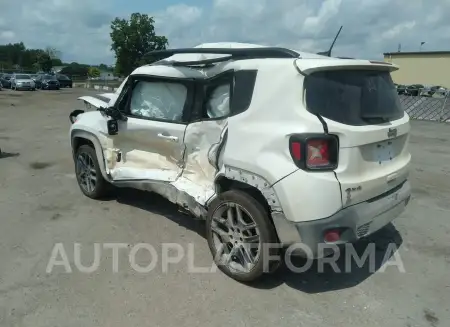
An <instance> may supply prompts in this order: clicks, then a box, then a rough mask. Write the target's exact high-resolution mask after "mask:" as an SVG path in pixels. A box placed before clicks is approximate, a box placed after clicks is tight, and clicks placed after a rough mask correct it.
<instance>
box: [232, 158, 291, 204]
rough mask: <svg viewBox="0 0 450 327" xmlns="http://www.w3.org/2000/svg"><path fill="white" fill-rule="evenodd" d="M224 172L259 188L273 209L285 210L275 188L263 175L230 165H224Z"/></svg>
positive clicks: (233, 178) (234, 178)
mask: <svg viewBox="0 0 450 327" xmlns="http://www.w3.org/2000/svg"><path fill="white" fill-rule="evenodd" d="M223 172H224V173H223V175H224V176H225V177H227V178H229V179H232V180H236V181H239V182H242V183H245V184H248V185H251V186H253V187H255V188H257V189H258V190H259V191H260V192H261V193H262V195H263V196H264V197H265V198H266V200H267V203H268V204H269V206H270V208H271V210H272V211H276V212H282V211H283V210H282V208H281V204H280V201H279V200H278V197H277V195H276V193H275V190H274V189H273V188H272V187H271V185H270V184H269V182H268V181H267V180H266V179H264V178H263V177H261V176H259V175H257V174H254V173H251V172H249V171H245V170H242V169H239V168H235V167H231V166H228V165H225V166H224V169H223Z"/></svg>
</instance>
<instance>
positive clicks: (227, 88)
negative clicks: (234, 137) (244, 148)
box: [173, 71, 235, 205]
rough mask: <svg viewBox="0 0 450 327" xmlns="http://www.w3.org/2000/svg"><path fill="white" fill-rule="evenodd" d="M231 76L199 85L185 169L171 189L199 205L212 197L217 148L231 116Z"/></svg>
mask: <svg viewBox="0 0 450 327" xmlns="http://www.w3.org/2000/svg"><path fill="white" fill-rule="evenodd" d="M234 74H235V73H234V72H233V71H228V72H224V73H221V74H219V75H216V76H214V77H211V78H209V79H206V80H204V81H198V84H197V92H196V94H197V95H199V97H198V98H197V101H196V103H197V105H196V106H195V108H194V110H193V113H192V117H191V118H192V122H191V123H190V124H189V125H188V126H187V129H186V133H185V137H184V142H185V145H186V152H185V156H184V161H185V166H184V170H183V173H182V175H181V177H180V178H179V179H178V180H177V181H176V182H175V183H174V184H173V185H174V186H175V187H176V188H177V189H178V190H179V191H183V192H185V193H187V194H189V195H190V196H192V197H193V198H194V199H195V200H196V201H197V202H198V203H200V204H202V205H204V204H205V203H206V202H207V201H208V200H209V199H210V198H211V197H212V196H213V195H214V193H215V187H214V179H215V174H216V172H217V170H218V166H219V165H220V163H218V162H217V161H218V156H219V152H220V144H221V143H222V141H223V139H224V137H225V134H226V129H227V121H228V117H229V116H230V115H231V106H230V102H231V98H232V94H233V88H234ZM198 100H200V101H198Z"/></svg>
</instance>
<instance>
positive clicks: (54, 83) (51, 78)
mask: <svg viewBox="0 0 450 327" xmlns="http://www.w3.org/2000/svg"><path fill="white" fill-rule="evenodd" d="M36 88H38V89H41V90H59V88H60V85H59V82H58V80H57V79H56V76H55V75H50V74H42V75H39V76H38V77H37V78H36Z"/></svg>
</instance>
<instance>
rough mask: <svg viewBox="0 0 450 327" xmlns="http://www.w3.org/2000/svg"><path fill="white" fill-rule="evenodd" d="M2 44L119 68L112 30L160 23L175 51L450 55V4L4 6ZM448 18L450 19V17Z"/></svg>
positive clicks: (334, 0)
mask: <svg viewBox="0 0 450 327" xmlns="http://www.w3.org/2000/svg"><path fill="white" fill-rule="evenodd" d="M0 8H1V9H0V44H6V43H10V42H11V43H13V42H20V41H22V42H24V43H25V45H26V46H27V47H30V48H35V47H36V48H45V47H47V46H50V47H53V48H56V49H57V50H58V51H60V53H61V56H62V60H63V61H66V62H72V61H77V62H82V63H87V64H99V63H106V64H113V63H114V54H113V53H112V52H111V50H110V46H111V40H110V36H109V32H110V23H111V21H112V20H113V19H114V18H115V17H121V18H128V17H129V16H130V14H131V13H133V12H140V13H146V14H149V15H150V16H152V17H154V19H155V21H156V24H155V28H156V33H157V34H158V35H164V36H166V37H167V38H168V40H169V47H170V48H175V47H186V46H188V47H190V46H196V45H198V44H201V43H206V42H246V43H256V44H262V45H270V46H283V47H288V48H291V49H295V50H300V51H306V52H318V51H324V50H327V49H328V48H329V46H330V44H331V42H332V40H333V38H334V36H335V34H336V33H337V31H338V29H339V27H340V26H341V25H343V26H344V27H343V29H342V32H341V35H340V37H339V39H338V40H337V42H336V45H335V47H334V50H333V55H334V56H349V57H356V58H366V59H381V58H382V56H383V52H393V51H397V49H398V45H399V43H401V49H402V51H419V50H420V44H421V42H425V44H424V45H423V46H422V50H424V51H425V50H427V51H433V50H450V19H448V17H449V16H448V13H450V0H185V1H178V0H164V1H162V0H106V1H103V2H102V1H94V0H20V1H10V0H0ZM445 17H447V18H445Z"/></svg>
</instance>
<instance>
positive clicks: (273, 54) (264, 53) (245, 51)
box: [144, 47, 300, 59]
mask: <svg viewBox="0 0 450 327" xmlns="http://www.w3.org/2000/svg"><path fill="white" fill-rule="evenodd" d="M186 53H198V54H200V53H208V54H224V55H230V56H231V57H230V59H243V58H246V59H247V58H299V57H300V54H298V53H297V52H295V51H293V50H289V49H286V48H279V47H258V48H180V49H166V50H155V51H151V52H148V53H146V54H145V55H144V57H147V56H153V57H159V58H161V59H165V58H168V57H170V56H173V55H175V54H186Z"/></svg>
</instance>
